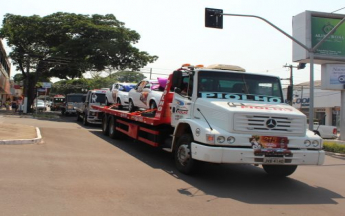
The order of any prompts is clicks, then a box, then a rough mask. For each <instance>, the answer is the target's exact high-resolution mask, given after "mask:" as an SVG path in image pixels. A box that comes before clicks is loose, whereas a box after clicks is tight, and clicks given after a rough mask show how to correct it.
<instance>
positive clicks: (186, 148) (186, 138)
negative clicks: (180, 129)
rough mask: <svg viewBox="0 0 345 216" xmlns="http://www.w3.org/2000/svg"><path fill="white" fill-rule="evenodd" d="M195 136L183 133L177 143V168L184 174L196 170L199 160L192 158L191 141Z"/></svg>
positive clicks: (175, 157) (175, 156) (175, 153)
mask: <svg viewBox="0 0 345 216" xmlns="http://www.w3.org/2000/svg"><path fill="white" fill-rule="evenodd" d="M192 141H193V137H192V135H191V134H184V135H182V136H181V137H180V138H179V139H178V140H177V143H176V148H175V151H174V159H175V165H176V167H177V169H178V170H179V171H180V172H181V173H184V174H191V173H193V172H194V171H195V169H196V167H197V163H198V161H196V160H194V159H193V158H192V154H191V142H192Z"/></svg>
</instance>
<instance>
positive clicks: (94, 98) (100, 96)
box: [91, 93, 105, 104]
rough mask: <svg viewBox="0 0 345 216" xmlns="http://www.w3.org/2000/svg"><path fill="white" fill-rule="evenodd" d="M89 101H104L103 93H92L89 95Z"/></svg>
mask: <svg viewBox="0 0 345 216" xmlns="http://www.w3.org/2000/svg"><path fill="white" fill-rule="evenodd" d="M91 103H101V104H102V103H105V94H99V93H94V94H92V95H91Z"/></svg>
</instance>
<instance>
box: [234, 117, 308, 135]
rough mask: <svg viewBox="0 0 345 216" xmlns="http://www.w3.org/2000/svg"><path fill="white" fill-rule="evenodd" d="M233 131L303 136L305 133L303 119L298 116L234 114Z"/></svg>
mask: <svg viewBox="0 0 345 216" xmlns="http://www.w3.org/2000/svg"><path fill="white" fill-rule="evenodd" d="M234 130H235V131H241V132H251V133H253V132H254V131H257V132H269V133H270V134H272V133H277V134H291V135H292V134H294V135H303V134H305V131H306V122H305V119H304V118H301V117H298V116H292V117H282V116H275V115H249V114H235V121H234Z"/></svg>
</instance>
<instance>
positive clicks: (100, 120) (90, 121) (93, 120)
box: [87, 117, 102, 124]
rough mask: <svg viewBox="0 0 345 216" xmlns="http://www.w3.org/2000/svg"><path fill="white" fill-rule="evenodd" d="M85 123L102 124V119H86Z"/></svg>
mask: <svg viewBox="0 0 345 216" xmlns="http://www.w3.org/2000/svg"><path fill="white" fill-rule="evenodd" d="M87 122H89V123H91V124H102V119H98V118H93V117H88V118H87Z"/></svg>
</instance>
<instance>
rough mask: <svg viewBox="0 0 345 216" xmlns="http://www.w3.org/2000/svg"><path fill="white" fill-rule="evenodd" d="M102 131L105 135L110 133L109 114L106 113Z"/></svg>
mask: <svg viewBox="0 0 345 216" xmlns="http://www.w3.org/2000/svg"><path fill="white" fill-rule="evenodd" d="M102 132H103V134H104V135H109V126H108V116H107V115H104V117H103V119H102Z"/></svg>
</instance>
